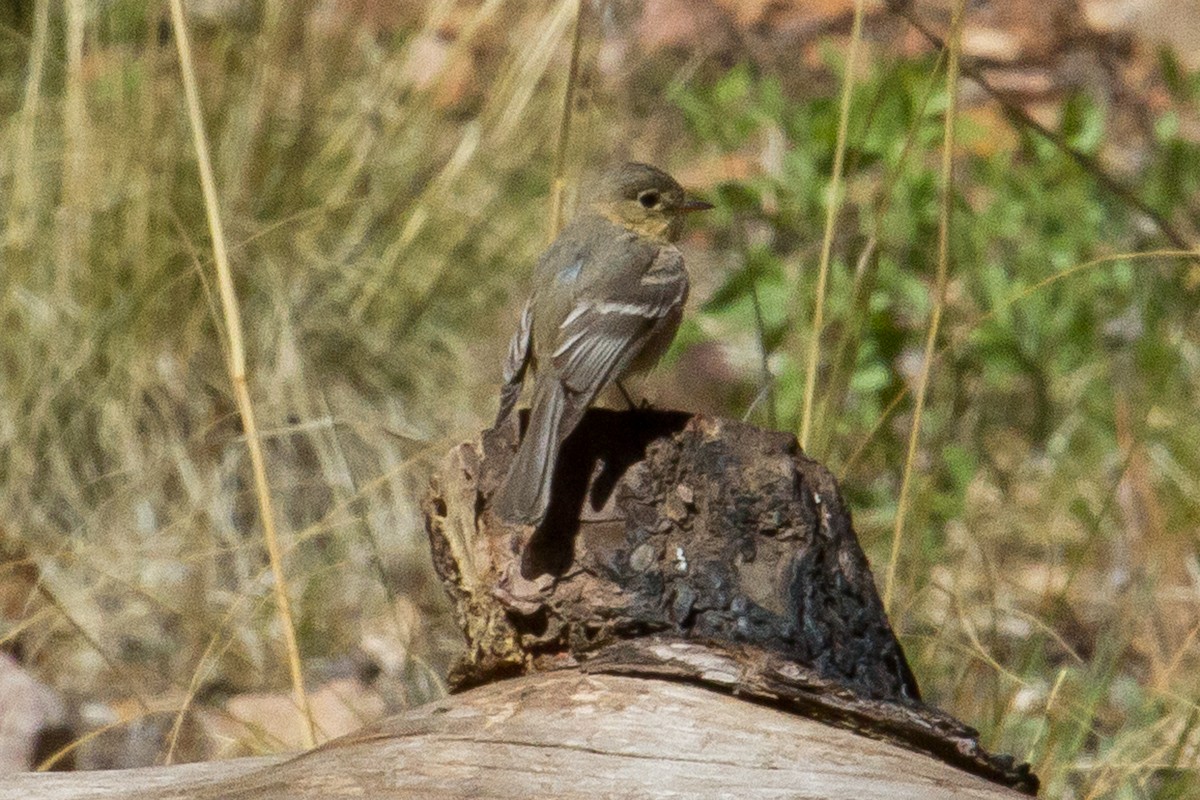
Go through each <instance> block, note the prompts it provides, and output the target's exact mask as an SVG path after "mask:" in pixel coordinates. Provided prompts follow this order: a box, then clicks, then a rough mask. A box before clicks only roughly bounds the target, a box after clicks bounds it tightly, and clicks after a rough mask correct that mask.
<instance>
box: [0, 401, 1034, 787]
mask: <svg viewBox="0 0 1200 800" xmlns="http://www.w3.org/2000/svg"><path fill="white" fill-rule="evenodd" d="M517 441H518V423H517V422H516V421H515V420H513V421H511V422H510V424H509V425H507V426H505V427H504V428H502V429H500V430H493V431H486V432H484V434H483V435H482V437H481V439H480V440H479V441H477V442H469V443H465V444H462V445H459V446H457V447H455V448H453V449H452V450H451V451H450V452H449V453H448V454H447V456H446V458H445V459H444V461H443V463H442V466H441V468H440V470H439V472H438V474H437V475H436V476H435V478H434V480H433V482H432V486H431V490H430V493H429V496H428V498H427V500H426V504H425V512H426V526H427V529H428V532H429V535H430V543H431V546H432V548H433V553H434V564H435V567H436V568H437V570H438V573H439V575H440V576H441V578H442V580H443V582H444V584H445V585H446V588H447V590H448V592H449V593H450V595H451V596H452V598H453V599H454V602H455V611H456V614H457V616H458V619H459V622H460V623H461V625H462V627H463V630H464V633H465V634H466V639H467V650H466V654H465V656H464V657H463V658H462V659H461V662H460V663H459V664H458V666H457V667H456V668H455V670H454V673H453V675H452V681H453V683H454V685H455V686H456V690H457V692H458V693H457V694H454V695H452V696H450V697H448V698H445V699H443V700H441V701H438V702H435V703H430V704H427V705H425V706H422V707H420V708H416V709H413V710H410V711H407V712H405V713H403V714H400V715H397V716H395V717H392V718H390V719H388V720H386V721H384V722H382V723H379V724H376V725H372V726H369V727H367V728H365V729H363V730H361V731H359V732H357V733H354V734H351V735H350V736H346V737H342V738H340V739H336V740H334V741H332V742H329V743H328V744H326V745H323V746H321V747H318V748H317V749H315V750H313V751H310V752H308V753H305V754H302V755H300V756H298V757H296V758H293V759H291V760H283V759H265V760H264V759H257V760H236V761H227V762H214V763H211V764H202V765H189V766H187V767H169V768H168V767H164V768H158V769H151V770H129V771H125V772H122V773H118V774H115V775H114V774H97V773H93V774H90V775H89V774H84V773H78V774H74V775H71V774H66V775H61V774H60V775H39V776H19V777H16V778H13V779H10V780H9V781H8V782H6V783H0V800H4V799H5V798H9V797H12V798H16V797H22V798H24V797H30V796H37V797H43V798H50V799H51V800H56V799H60V798H70V797H89V798H118V797H139V798H183V797H189V798H217V797H221V798H316V797H343V796H345V797H350V796H355V797H359V796H367V797H375V798H411V797H420V798H474V797H514V796H522V797H545V798H584V797H587V798H591V797H596V796H622V797H656V796H685V797H697V798H703V797H747V798H753V797H795V796H804V797H813V798H919V799H920V800H931V799H932V798H952V797H966V798H981V799H982V798H995V799H996V800H998V799H999V798H1012V797H1019V796H1021V793H1025V794H1034V793H1036V790H1037V779H1036V777H1035V776H1033V775H1032V774H1031V773H1030V771H1029V768H1028V766H1027V765H1019V766H1018V765H1015V764H1014V763H1013V761H1012V759H1010V758H1006V757H996V756H992V755H990V754H988V753H987V752H985V751H984V750H983V748H981V747H980V745H979V742H978V736H977V734H976V733H975V731H973V730H971V729H970V728H968V727H967V726H965V725H963V724H962V723H960V722H958V721H957V720H955V719H953V718H952V717H950V716H948V715H946V714H943V713H941V712H939V711H937V710H935V709H932V708H929V707H927V706H924V705H923V704H922V703H921V702H920V695H919V692H918V689H917V683H916V680H915V679H914V677H913V675H912V672H911V671H910V669H909V667H908V663H907V662H906V660H905V658H904V653H903V651H902V649H901V647H900V644H899V642H898V641H897V640H896V638H895V636H894V635H893V633H892V630H891V627H890V626H889V624H888V621H887V619H886V616H885V615H884V613H883V607H882V604H881V603H880V601H879V597H878V595H877V594H876V590H875V585H874V580H873V578H872V575H871V572H870V569H869V566H868V565H867V562H866V559H865V557H864V556H863V553H862V551H861V550H860V548H859V546H858V543H857V540H856V539H855V536H854V531H853V528H852V526H851V520H850V514H849V512H848V511H847V509H846V508H845V505H844V504H843V502H842V499H841V496H840V494H839V492H838V488H837V485H836V483H835V481H834V479H833V477H832V475H830V474H829V472H828V471H827V470H825V469H824V468H823V467H822V466H821V465H819V464H817V463H816V462H815V461H812V460H811V459H809V458H807V457H806V456H805V455H804V454H803V453H802V452H800V450H799V448H798V447H797V445H796V443H795V440H794V439H793V438H792V437H790V436H787V435H784V434H779V433H773V432H768V431H762V430H759V429H757V428H754V427H752V426H749V425H743V424H740V423H735V422H730V421H727V420H721V419H713V418H707V417H690V416H688V415H684V414H679V413H674V412H655V411H635V412H613V411H604V410H592V411H591V412H589V413H588V415H587V417H586V418H585V420H584V422H583V423H582V424H581V425H580V426H579V428H578V429H577V430H576V432H575V433H574V434H573V435H572V437H571V438H570V439H569V440H568V442H567V443H566V445H565V449H564V452H563V455H562V457H561V458H560V460H559V464H560V469H559V473H558V474H557V475H556V476H555V485H554V499H553V501H552V505H551V512H550V513H549V514H548V515H547V519H546V521H545V522H544V523H543V524H542V525H541V526H540V528H538V529H537V530H534V529H532V528H527V527H522V526H513V525H508V524H506V523H505V522H503V521H502V520H499V519H497V518H496V516H495V515H494V514H492V512H491V510H490V507H489V501H490V497H491V494H492V493H493V492H494V491H495V488H496V486H497V485H498V484H499V482H500V480H501V479H502V477H503V476H504V475H505V473H506V471H507V469H508V464H509V462H510V460H511V458H512V456H513V453H514V452H515V449H516V444H517ZM501 678H504V679H505V680H500V679H501ZM472 687H474V688H472Z"/></svg>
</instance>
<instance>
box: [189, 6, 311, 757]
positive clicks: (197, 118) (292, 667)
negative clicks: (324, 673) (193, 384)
mask: <svg viewBox="0 0 1200 800" xmlns="http://www.w3.org/2000/svg"><path fill="white" fill-rule="evenodd" d="M171 23H172V26H173V28H174V34H175V42H176V44H177V47H178V52H179V68H180V72H181V73H182V75H183V88H184V93H185V96H186V98H187V108H188V119H189V121H190V124H191V130H192V143H193V145H194V146H195V150H196V160H197V164H198V167H199V170H200V184H201V189H202V191H203V194H204V207H205V212H206V214H207V216H208V224H209V231H210V234H211V237H212V243H213V259H214V262H215V264H216V269H217V282H218V287H219V289H220V297H221V310H222V313H223V316H224V322H225V328H226V332H227V334H228V337H229V354H228V355H229V358H228V366H229V374H230V379H231V380H232V382H233V388H234V392H235V395H236V401H237V406H238V411H239V413H240V414H241V418H242V425H243V428H244V429H245V432H246V444H247V446H248V447H249V450H250V462H251V465H252V468H253V472H254V488H255V495H256V497H257V499H258V507H259V513H260V515H261V516H262V524H263V535H264V538H265V539H266V545H267V553H268V558H269V559H270V562H271V573H272V576H273V577H274V587H275V601H276V607H277V610H278V613H279V621H280V626H281V627H282V628H283V634H284V642H285V645H286V647H287V653H288V671H289V673H290V675H291V679H292V690H293V692H294V693H295V695H296V702H297V704H298V705H299V708H300V710H301V712H302V714H303V717H304V722H305V724H304V732H305V740H306V743H307V744H308V746H309V747H313V746H315V745H316V741H317V740H316V730H315V727H316V726H315V724H314V722H313V717H312V709H311V707H310V706H309V703H308V695H307V693H306V692H305V689H304V674H303V671H302V668H301V665H300V648H299V645H298V643H297V641H296V627H295V622H294V620H293V619H292V613H291V604H290V601H289V600H288V593H287V582H286V580H285V578H284V574H283V555H282V552H281V550H280V547H279V537H278V535H277V533H276V530H275V512H274V508H273V507H272V504H271V493H270V489H269V487H268V486H267V471H266V466H265V463H264V460H263V453H262V445H261V443H260V442H259V438H258V425H257V423H256V422H255V418H254V407H253V405H252V404H251V402H250V390H249V387H248V385H247V382H246V351H245V345H244V343H243V339H242V321H241V314H240V312H239V310H238V302H237V295H236V294H235V293H234V290H233V277H232V275H231V274H230V271H229V257H228V254H227V252H226V249H225V234H224V231H223V230H222V227H221V215H220V208H219V206H218V203H217V190H216V182H215V181H214V179H213V169H212V163H211V160H210V159H209V147H208V142H207V137H206V135H205V132H204V121H203V118H202V116H201V113H200V97H199V93H198V91H197V89H196V76H195V73H194V72H193V69H192V53H191V46H190V44H189V42H188V36H187V25H186V22H185V20H184V16H183V4H182V0H171Z"/></svg>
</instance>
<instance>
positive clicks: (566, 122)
mask: <svg viewBox="0 0 1200 800" xmlns="http://www.w3.org/2000/svg"><path fill="white" fill-rule="evenodd" d="M583 9H584V5H583V0H576V7H575V33H574V35H573V36H572V41H571V66H570V67H569V68H568V69H567V88H566V91H565V92H564V94H563V109H562V118H561V119H560V121H559V124H558V143H557V145H556V146H555V149H554V179H553V181H554V182H553V184H552V185H551V187H550V230H549V232H548V233H549V235H548V236H547V237H546V239H547V241H553V240H554V237H555V236H557V235H558V232H559V231H560V230H562V226H563V192H564V191H565V189H566V185H567V179H566V174H565V173H566V170H567V143H568V142H569V141H570V138H571V117H572V116H573V114H574V111H575V86H576V83H577V82H578V76H579V46H580V43H581V42H582V41H583Z"/></svg>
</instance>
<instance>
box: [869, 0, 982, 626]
mask: <svg viewBox="0 0 1200 800" xmlns="http://www.w3.org/2000/svg"><path fill="white" fill-rule="evenodd" d="M965 5H966V0H957V1H956V2H955V4H954V16H953V18H952V19H951V21H950V49H949V51H948V52H949V58H948V61H947V64H946V94H947V95H948V99H947V103H946V124H945V129H944V133H943V134H942V198H941V206H942V208H941V217H940V219H939V220H938V262H937V278H936V281H937V283H936V286H935V288H934V298H933V310H932V312H931V313H930V316H929V330H928V332H927V333H926V336H925V353H924V357H923V358H922V360H921V374H920V377H919V378H918V379H917V396H916V399H915V400H914V403H913V419H912V428H911V429H910V430H909V432H908V454H907V455H906V456H905V458H904V478H903V479H902V481H901V483H900V496H899V498H898V499H897V501H896V524H895V528H894V529H893V531H892V553H891V557H890V558H889V559H888V565H887V577H886V579H885V580H884V586H883V609H884V612H885V613H886V612H888V611H890V610H891V607H892V594H893V592H894V590H895V585H896V562H897V561H898V560H899V558H900V543H901V541H902V539H903V537H904V517H905V513H906V512H907V510H908V492H909V487H910V486H911V484H912V475H913V470H914V466H915V464H916V460H917V459H916V455H917V444H918V442H919V441H920V438H921V415H922V412H923V411H924V410H925V392H926V390H927V389H928V388H929V374H930V372H932V370H933V356H934V346H935V345H936V344H937V335H938V328H939V327H940V325H941V321H942V308H943V307H944V306H945V304H946V279H947V277H948V275H949V272H950V211H951V209H952V208H953V206H954V124H955V122H956V120H957V118H958V113H957V112H958V66H959V65H958V56H959V48H960V47H961V46H962V22H963V9H964V7H965Z"/></svg>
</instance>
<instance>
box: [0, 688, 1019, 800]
mask: <svg viewBox="0 0 1200 800" xmlns="http://www.w3.org/2000/svg"><path fill="white" fill-rule="evenodd" d="M1021 796H1022V795H1020V794H1019V793H1017V792H1015V791H1013V790H1012V789H1007V788H1005V787H1002V786H999V785H997V784H995V783H992V782H990V781H987V780H984V779H983V778H979V777H977V776H974V775H970V774H968V773H966V772H963V771H962V770H959V769H955V768H954V767H951V766H948V765H946V764H945V763H943V762H942V761H940V760H938V759H935V758H930V757H928V756H923V755H919V754H915V753H912V752H910V751H908V750H905V749H904V748H900V747H897V746H895V745H892V744H888V743H886V742H882V741H876V740H873V739H869V738H866V737H863V736H859V735H857V734H855V733H853V732H851V731H846V730H841V729H839V728H834V727H830V726H829V725H825V724H822V723H821V722H819V721H816V720H813V719H809V718H807V717H805V716H801V715H799V714H793V713H787V712H784V711H779V710H776V709H772V708H764V707H763V706H761V705H757V704H755V703H749V702H746V701H745V700H740V699H737V698H734V697H730V696H728V695H725V694H721V693H718V692H714V691H711V690H710V689H706V688H704V687H701V686H696V685H691V684H688V683H681V682H672V681H662V680H647V679H645V678H630V677H622V676H618V675H585V674H581V673H580V672H578V671H574V670H563V671H559V672H553V673H546V674H540V675H530V676H526V677H523V678H519V679H517V680H509V681H501V682H499V683H493V684H489V685H487V686H481V687H479V688H477V689H473V690H471V691H468V692H464V693H462V694H459V695H453V696H451V697H447V698H445V699H443V700H441V701H438V702H435V703H429V704H427V705H425V706H422V707H421V708H418V709H413V710H412V711H408V712H405V713H403V714H400V715H398V716H396V717H392V718H390V719H388V720H386V721H384V722H381V723H379V724H377V725H374V726H370V727H368V728H365V729H363V730H361V731H359V732H358V733H355V734H351V735H350V736H346V737H343V738H341V739H336V740H334V741H332V742H329V743H328V744H326V745H324V746H322V747H319V748H317V749H316V750H312V751H310V752H308V753H304V754H302V755H299V756H297V757H295V758H293V759H290V760H286V761H282V762H281V761H279V760H275V759H236V760H232V761H215V762H210V763H207V764H188V765H183V766H176V767H156V768H153V769H139V770H123V771H120V772H115V773H96V772H92V773H87V772H79V773H54V774H39V775H28V774H27V775H20V776H15V777H13V778H10V779H8V780H7V781H0V800H27V798H31V797H36V798H39V800H66V799H67V798H88V800H102V799H103V800H115V799H116V798H138V800H184V798H187V799H188V800H217V799H218V798H221V799H222V800H318V799H326V800H336V798H343V797H345V798H351V797H353V798H363V797H368V798H373V799H374V800H401V799H403V800H413V798H420V800H468V799H469V800H475V798H497V799H498V800H499V799H501V798H502V799H503V800H511V798H517V797H519V798H547V800H549V799H550V798H554V799H555V800H560V799H561V800H594V798H638V799H639V800H644V799H645V798H668V797H674V798H679V797H688V798H697V799H698V800H706V798H713V800H716V798H730V797H736V798H777V799H778V800H783V799H784V798H787V799H788V800H795V799H796V798H810V799H814V800H815V798H822V799H823V800H871V799H872V798H878V800H884V799H885V798H886V800H952V799H953V798H960V799H965V800H1015V799H1016V798H1020V797H1021Z"/></svg>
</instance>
